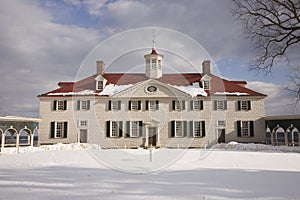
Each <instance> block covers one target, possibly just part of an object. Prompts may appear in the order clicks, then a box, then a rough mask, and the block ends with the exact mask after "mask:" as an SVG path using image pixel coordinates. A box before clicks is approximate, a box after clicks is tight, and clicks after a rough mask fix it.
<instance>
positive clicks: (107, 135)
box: [106, 121, 110, 137]
mask: <svg viewBox="0 0 300 200" xmlns="http://www.w3.org/2000/svg"><path fill="white" fill-rule="evenodd" d="M106 137H110V121H106Z"/></svg>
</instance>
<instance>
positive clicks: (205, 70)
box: [202, 60, 210, 74]
mask: <svg viewBox="0 0 300 200" xmlns="http://www.w3.org/2000/svg"><path fill="white" fill-rule="evenodd" d="M202 74H210V60H204V61H203V62H202Z"/></svg>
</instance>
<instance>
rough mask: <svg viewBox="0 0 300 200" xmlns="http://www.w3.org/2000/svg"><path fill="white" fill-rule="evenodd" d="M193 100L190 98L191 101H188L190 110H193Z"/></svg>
mask: <svg viewBox="0 0 300 200" xmlns="http://www.w3.org/2000/svg"><path fill="white" fill-rule="evenodd" d="M193 107H194V101H193V100H192V101H190V110H193V109H194V108H193Z"/></svg>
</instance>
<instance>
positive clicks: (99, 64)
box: [96, 60, 105, 75]
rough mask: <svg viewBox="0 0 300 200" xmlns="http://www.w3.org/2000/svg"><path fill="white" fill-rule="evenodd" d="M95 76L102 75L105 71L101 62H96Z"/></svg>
mask: <svg viewBox="0 0 300 200" xmlns="http://www.w3.org/2000/svg"><path fill="white" fill-rule="evenodd" d="M96 63H97V75H103V74H104V70H105V64H104V62H103V61H102V60H97V62H96Z"/></svg>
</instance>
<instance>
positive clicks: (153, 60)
mask: <svg viewBox="0 0 300 200" xmlns="http://www.w3.org/2000/svg"><path fill="white" fill-rule="evenodd" d="M151 63H152V69H156V59H151Z"/></svg>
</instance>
